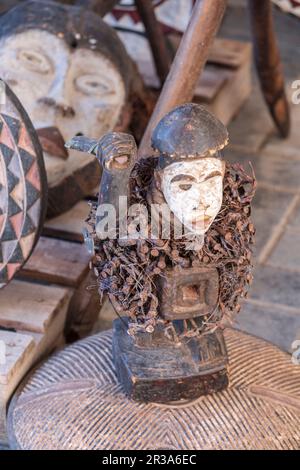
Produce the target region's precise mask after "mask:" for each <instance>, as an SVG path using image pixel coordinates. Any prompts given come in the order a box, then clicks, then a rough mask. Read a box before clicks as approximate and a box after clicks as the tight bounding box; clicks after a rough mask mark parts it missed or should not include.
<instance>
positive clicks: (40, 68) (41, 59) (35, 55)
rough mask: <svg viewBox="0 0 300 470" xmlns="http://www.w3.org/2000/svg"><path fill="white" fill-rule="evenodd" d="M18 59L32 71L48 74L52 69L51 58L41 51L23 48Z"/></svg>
mask: <svg viewBox="0 0 300 470" xmlns="http://www.w3.org/2000/svg"><path fill="white" fill-rule="evenodd" d="M18 59H19V61H20V62H21V64H22V65H23V66H24V67H25V68H26V69H27V70H31V71H32V72H38V73H42V74H46V73H48V72H50V71H51V64H50V62H49V60H48V59H47V57H45V56H44V55H43V54H41V53H40V52H36V51H31V50H30V51H29V50H21V51H19V53H18Z"/></svg>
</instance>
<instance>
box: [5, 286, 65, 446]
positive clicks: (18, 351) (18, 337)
mask: <svg viewBox="0 0 300 470" xmlns="http://www.w3.org/2000/svg"><path fill="white" fill-rule="evenodd" d="M19 284H21V283H19ZM23 284H27V283H23ZM28 285H29V286H30V285H34V284H28ZM39 287H40V288H42V287H43V286H39ZM47 289H49V291H48V292H49V293H50V290H52V292H53V294H54V292H56V294H57V292H58V291H63V292H64V301H63V302H61V301H60V297H58V303H57V305H56V307H54V308H53V311H55V312H56V313H55V315H52V320H51V321H50V322H48V324H47V328H46V330H45V333H44V334H39V333H34V332H32V333H31V332H27V331H22V332H20V331H17V332H15V333H14V332H7V331H1V330H0V341H1V339H2V341H4V342H5V348H6V355H5V359H6V363H5V364H2V365H1V366H0V444H1V445H7V443H8V442H7V435H6V409H7V404H8V402H9V400H10V398H11V396H12V394H13V392H14V391H15V389H16V387H17V386H18V385H19V384H20V382H21V381H22V380H23V379H24V376H25V375H26V373H27V372H28V371H29V369H30V368H31V367H33V366H34V365H36V363H37V362H39V361H41V360H42V359H43V357H45V356H46V355H48V354H49V353H50V352H52V351H53V350H54V349H55V348H56V347H62V346H63V338H62V331H63V328H64V325H65V321H66V315H67V310H68V306H69V302H70V296H71V295H70V289H61V288H56V287H48V288H47ZM54 297H55V295H54ZM39 313H40V314H41V315H43V314H44V303H43V302H41V305H40V312H38V311H36V314H37V316H38V315H39ZM1 367H2V369H1Z"/></svg>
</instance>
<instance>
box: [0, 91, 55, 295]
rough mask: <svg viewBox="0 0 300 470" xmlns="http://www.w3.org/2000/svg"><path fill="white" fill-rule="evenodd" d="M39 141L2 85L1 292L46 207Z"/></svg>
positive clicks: (27, 249) (35, 236) (32, 243)
mask: <svg viewBox="0 0 300 470" xmlns="http://www.w3.org/2000/svg"><path fill="white" fill-rule="evenodd" d="M46 181H47V180H46V172H45V168H44V161H43V153H42V149H41V147H40V144H39V141H38V137H37V135H36V132H35V130H34V129H33V127H32V124H31V122H30V120H29V118H28V116H27V114H26V112H25V110H24V108H23V107H22V105H21V103H20V102H19V100H18V99H17V98H16V96H15V95H14V93H13V92H12V91H11V90H10V89H9V87H8V86H6V85H5V84H4V82H2V83H1V104H0V288H1V287H4V286H5V285H6V284H7V283H8V282H9V281H10V280H11V279H12V277H13V276H14V274H15V273H16V271H18V270H19V269H20V268H21V267H22V266H23V264H24V263H25V262H26V260H27V259H28V258H29V256H30V254H31V252H32V250H33V248H34V246H35V243H36V242H37V240H38V236H39V233H40V230H41V226H42V223H43V220H44V216H45V212H46V205H47V182H46Z"/></svg>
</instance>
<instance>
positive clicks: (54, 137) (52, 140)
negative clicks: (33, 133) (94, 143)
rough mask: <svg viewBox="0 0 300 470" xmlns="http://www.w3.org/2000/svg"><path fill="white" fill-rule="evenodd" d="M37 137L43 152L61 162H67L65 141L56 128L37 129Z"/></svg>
mask: <svg viewBox="0 0 300 470" xmlns="http://www.w3.org/2000/svg"><path fill="white" fill-rule="evenodd" d="M37 135H38V137H39V141H40V144H41V146H42V149H43V151H44V152H46V153H48V154H49V155H52V156H54V157H58V158H61V159H62V160H67V158H68V157H69V152H68V150H67V149H66V147H65V140H64V138H63V136H62V134H61V132H60V130H59V129H58V128H57V127H42V128H40V129H37Z"/></svg>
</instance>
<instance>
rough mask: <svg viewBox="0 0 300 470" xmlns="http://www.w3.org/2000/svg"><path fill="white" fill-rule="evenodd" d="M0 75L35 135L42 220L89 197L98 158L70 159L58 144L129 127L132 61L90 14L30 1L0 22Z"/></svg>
mask: <svg viewBox="0 0 300 470" xmlns="http://www.w3.org/2000/svg"><path fill="white" fill-rule="evenodd" d="M0 77H2V78H3V79H4V80H6V81H7V83H8V84H9V85H10V86H11V88H12V89H13V90H14V92H15V93H16V95H17V96H18V97H19V99H20V100H21V101H22V104H23V106H24V107H25V109H26V111H27V112H28V114H29V116H30V118H31V120H32V122H33V124H34V126H35V128H36V129H38V134H39V137H40V141H41V144H42V146H43V150H44V158H45V164H46V170H47V177H48V185H49V207H48V215H55V214H58V213H61V212H63V211H65V210H67V209H69V208H70V207H71V206H72V205H74V204H75V203H76V202H77V201H79V200H80V199H82V197H84V196H87V195H90V194H91V193H92V192H93V190H94V189H95V187H97V185H98V181H99V178H100V167H99V165H98V164H97V162H96V160H95V159H94V158H92V157H91V156H89V155H86V154H82V153H81V154H80V153H76V152H73V151H71V152H69V153H68V152H67V151H66V149H65V148H64V142H65V141H66V140H68V139H70V138H71V137H73V136H74V135H76V134H77V135H84V134H88V135H90V136H92V137H97V138H98V137H99V136H101V135H103V134H105V133H106V132H108V131H110V130H113V129H115V128H117V129H120V130H122V129H125V128H126V127H127V125H128V121H129V120H130V111H129V109H128V106H127V102H128V96H129V93H130V90H131V85H132V77H133V69H132V62H131V60H130V59H129V57H128V55H127V53H126V50H125V48H124V47H123V45H122V43H121V41H120V40H119V38H118V36H117V34H116V33H115V32H114V30H113V29H112V28H111V27H110V26H108V25H107V24H106V23H104V21H103V20H102V19H101V18H100V16H98V15H96V14H95V13H93V12H92V11H89V10H87V9H84V8H81V7H76V6H70V5H61V4H59V3H55V2H51V1H49V2H48V1H45V2H40V1H28V2H24V3H22V4H20V5H19V6H17V7H16V8H14V9H12V10H10V11H9V12H8V13H6V14H5V15H3V16H2V17H1V18H0Z"/></svg>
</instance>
